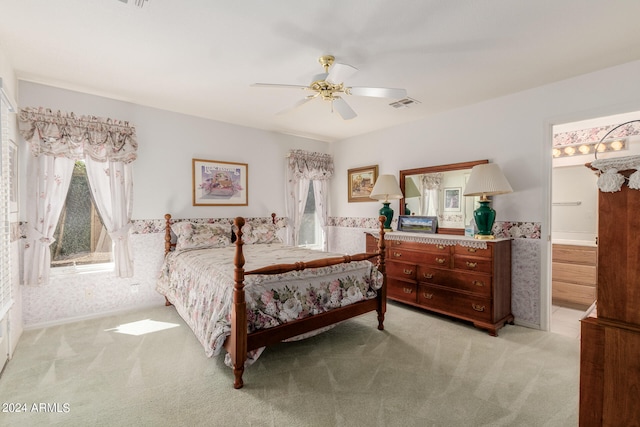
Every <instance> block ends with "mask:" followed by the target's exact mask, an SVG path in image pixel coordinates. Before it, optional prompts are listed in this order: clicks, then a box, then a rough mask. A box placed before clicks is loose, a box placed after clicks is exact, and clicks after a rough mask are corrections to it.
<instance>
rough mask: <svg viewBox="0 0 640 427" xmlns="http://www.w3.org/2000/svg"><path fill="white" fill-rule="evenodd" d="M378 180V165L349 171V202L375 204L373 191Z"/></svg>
mask: <svg viewBox="0 0 640 427" xmlns="http://www.w3.org/2000/svg"><path fill="white" fill-rule="evenodd" d="M376 179H378V165H375V166H366V167H363V168H357V169H349V170H348V171H347V180H348V181H349V182H348V185H349V192H348V193H347V194H348V195H349V202H374V201H375V200H373V199H371V198H370V197H369V195H371V190H373V186H374V184H375V183H376Z"/></svg>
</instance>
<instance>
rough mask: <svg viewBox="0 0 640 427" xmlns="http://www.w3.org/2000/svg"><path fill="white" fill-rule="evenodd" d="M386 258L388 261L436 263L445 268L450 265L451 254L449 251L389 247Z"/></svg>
mask: <svg viewBox="0 0 640 427" xmlns="http://www.w3.org/2000/svg"><path fill="white" fill-rule="evenodd" d="M387 259H388V260H389V261H402V262H411V263H415V264H426V265H436V266H442V267H447V268H448V267H450V266H451V265H450V264H451V254H449V252H444V253H431V252H417V251H412V250H407V249H403V248H398V247H396V248H390V249H389V252H388V258H387Z"/></svg>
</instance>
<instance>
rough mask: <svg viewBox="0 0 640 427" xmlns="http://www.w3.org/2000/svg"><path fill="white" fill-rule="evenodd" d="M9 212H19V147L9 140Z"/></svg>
mask: <svg viewBox="0 0 640 427" xmlns="http://www.w3.org/2000/svg"><path fill="white" fill-rule="evenodd" d="M9 212H10V213H14V212H18V145H17V144H16V143H15V142H14V141H13V140H11V139H10V140H9Z"/></svg>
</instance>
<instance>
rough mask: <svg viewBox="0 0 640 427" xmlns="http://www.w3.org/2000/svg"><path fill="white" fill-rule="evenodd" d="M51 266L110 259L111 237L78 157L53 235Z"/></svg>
mask: <svg viewBox="0 0 640 427" xmlns="http://www.w3.org/2000/svg"><path fill="white" fill-rule="evenodd" d="M53 237H54V238H55V239H56V240H55V242H54V243H53V244H52V245H51V267H64V266H75V265H84V264H101V263H108V262H111V261H112V256H111V253H112V245H111V238H110V237H109V234H108V233H107V230H106V228H105V227H104V224H103V222H102V218H100V214H99V213H98V210H97V209H96V206H95V204H94V201H93V196H92V194H91V189H90V187H89V180H88V178H87V169H86V166H85V164H84V162H82V161H78V162H76V164H75V167H74V169H73V176H72V178H71V183H70V185H69V193H67V199H66V201H65V205H64V207H63V209H62V213H61V214H60V219H59V220H58V226H57V227H56V231H55V233H54V235H53Z"/></svg>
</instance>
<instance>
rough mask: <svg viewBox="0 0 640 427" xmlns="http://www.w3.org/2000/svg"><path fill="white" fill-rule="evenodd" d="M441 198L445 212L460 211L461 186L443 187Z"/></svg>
mask: <svg viewBox="0 0 640 427" xmlns="http://www.w3.org/2000/svg"><path fill="white" fill-rule="evenodd" d="M443 200H444V211H445V212H460V210H461V206H462V205H461V203H462V188H461V187H450V188H445V189H444V197H443Z"/></svg>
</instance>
